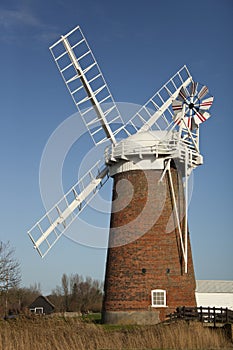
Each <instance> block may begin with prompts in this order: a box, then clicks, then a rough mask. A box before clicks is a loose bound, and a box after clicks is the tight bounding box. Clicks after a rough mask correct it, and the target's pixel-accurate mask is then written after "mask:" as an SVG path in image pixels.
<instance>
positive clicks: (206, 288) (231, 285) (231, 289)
mask: <svg viewBox="0 0 233 350" xmlns="http://www.w3.org/2000/svg"><path fill="white" fill-rule="evenodd" d="M196 286H197V287H196V292H197V293H233V281H217V280H197V281H196Z"/></svg>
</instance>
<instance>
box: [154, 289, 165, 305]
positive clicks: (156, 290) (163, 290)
mask: <svg viewBox="0 0 233 350" xmlns="http://www.w3.org/2000/svg"><path fill="white" fill-rule="evenodd" d="M155 293H163V304H154V299H155V297H154V294H155ZM166 294H167V293H166V290H165V289H152V291H151V306H152V307H167V295H166Z"/></svg>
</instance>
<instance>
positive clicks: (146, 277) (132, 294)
mask: <svg viewBox="0 0 233 350" xmlns="http://www.w3.org/2000/svg"><path fill="white" fill-rule="evenodd" d="M171 170H172V177H173V182H174V187H175V193H176V197H179V207H180V208H181V211H182V209H184V197H183V188H182V184H181V181H180V179H179V176H178V173H177V171H176V170H175V169H171ZM161 174H162V170H146V171H141V170H133V171H129V172H124V173H120V174H116V175H115V177H114V188H113V212H112V215H111V226H110V236H109V242H110V243H109V244H110V245H111V246H112V247H111V248H109V249H108V256H107V264H106V277H105V297H104V302H103V312H108V311H133V310H141V311H143V310H144V311H145V310H153V311H158V308H151V290H153V289H165V290H166V295H167V306H168V307H167V308H161V313H160V318H161V319H163V318H164V316H165V314H168V313H170V312H172V311H174V310H175V308H176V307H178V306H183V305H185V306H195V305H196V301H195V276H194V269H193V262H192V255H191V248H190V243H189V238H188V257H189V258H188V274H185V273H184V261H183V258H182V254H181V247H180V239H179V233H178V229H177V228H173V229H172V231H171V232H166V231H167V230H166V227H167V223H168V220H169V218H170V217H171V215H172V211H173V203H172V198H171V188H170V186H169V182H168V175H167V174H166V175H165V177H164V179H163V182H159V181H158V180H159V179H160V177H161ZM121 179H124V180H127V181H124V182H123V184H122V186H123V187H122V191H121V192H122V193H123V195H121V196H120V197H119V196H118V194H117V192H116V185H117V183H118V182H119V181H120V180H121ZM132 186H133V197H132V199H131V201H130V203H128V205H127V206H126V207H125V208H124V209H122V210H120V211H116V210H117V208H116V206H117V205H119V202H120V203H121V204H122V205H123V206H124V205H125V203H124V202H125V201H126V202H127V200H128V198H129V197H130V193H131V190H132ZM149 191H150V192H152V193H150V195H149V193H148V192H149ZM115 199H117V201H116V203H117V202H118V204H117V205H115V203H114V200H115ZM145 207H146V215H142V217H139V214H140V213H142V211H143V209H145ZM137 218H138V220H137ZM134 220H135V222H134ZM170 220H172V221H173V222H174V220H175V218H174V215H172V217H171V219H170ZM130 223H133V225H130ZM182 224H183V226H184V220H182ZM119 227H120V229H119ZM183 231H184V230H183ZM134 232H137V233H138V232H141V234H142V235H141V236H140V237H139V238H138V239H135V240H133V241H132V242H130V243H128V244H126V245H120V243H121V241H124V239H125V238H126V237H127V238H129V239H133V235H134ZM116 245H119V246H116ZM142 269H146V272H144V273H143V272H142ZM168 269H169V271H168Z"/></svg>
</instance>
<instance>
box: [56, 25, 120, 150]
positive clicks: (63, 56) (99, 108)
mask: <svg viewBox="0 0 233 350" xmlns="http://www.w3.org/2000/svg"><path fill="white" fill-rule="evenodd" d="M50 51H51V53H52V55H53V58H54V60H55V62H56V64H57V67H58V69H59V71H60V73H61V75H62V77H63V80H64V82H65V84H66V86H67V88H68V90H69V92H70V95H71V97H72V99H73V101H74V103H75V105H76V107H77V109H78V111H79V113H80V115H81V116H82V118H83V121H84V123H85V125H86V127H87V129H88V131H89V133H90V135H91V137H92V139H93V141H94V143H95V144H100V143H102V142H104V141H105V140H107V139H110V140H111V141H112V143H113V144H115V143H116V139H115V135H116V134H117V133H118V132H119V130H120V129H121V128H122V126H123V120H122V118H121V116H120V113H119V110H118V108H117V106H116V104H115V102H114V101H113V98H112V95H111V93H110V91H109V88H108V86H107V83H106V81H105V79H104V77H103V75H102V73H101V70H100V68H99V65H98V63H97V62H96V60H95V57H94V55H93V53H92V51H91V49H90V47H89V45H88V43H87V41H86V39H85V37H84V35H83V33H82V31H81V29H80V27H79V26H77V27H76V28H74V29H73V30H72V31H70V32H69V33H68V34H66V35H64V36H62V37H61V39H60V40H58V41H57V42H56V43H55V44H53V45H52V46H51V47H50Z"/></svg>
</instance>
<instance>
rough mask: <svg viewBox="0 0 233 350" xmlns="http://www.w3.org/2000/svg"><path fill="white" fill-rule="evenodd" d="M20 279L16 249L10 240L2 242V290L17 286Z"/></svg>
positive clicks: (0, 289)
mask: <svg viewBox="0 0 233 350" xmlns="http://www.w3.org/2000/svg"><path fill="white" fill-rule="evenodd" d="M20 281H21V273H20V265H19V263H18V261H17V260H16V258H15V251H14V249H13V248H12V247H11V246H10V243H9V242H7V243H3V242H0V292H3V291H7V290H9V289H10V288H15V287H17V286H18V285H19V283H20Z"/></svg>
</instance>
